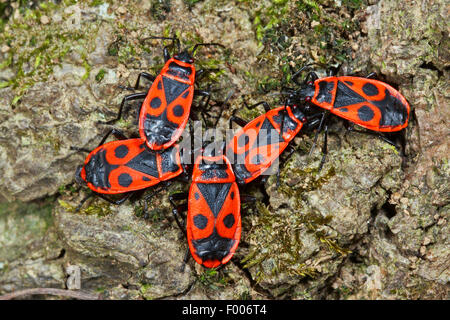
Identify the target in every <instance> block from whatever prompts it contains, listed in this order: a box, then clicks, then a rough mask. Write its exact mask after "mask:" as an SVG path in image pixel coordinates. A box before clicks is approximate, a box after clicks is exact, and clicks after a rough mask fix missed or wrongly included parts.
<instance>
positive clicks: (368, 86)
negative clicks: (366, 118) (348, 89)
mask: <svg viewBox="0 0 450 320" xmlns="http://www.w3.org/2000/svg"><path fill="white" fill-rule="evenodd" d="M362 91H363V92H364V93H365V94H367V95H368V96H376V95H377V94H378V93H379V91H378V88H377V87H376V86H375V85H374V84H372V83H370V82H367V83H365V84H364V85H363V87H362Z"/></svg>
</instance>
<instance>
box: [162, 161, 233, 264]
mask: <svg viewBox="0 0 450 320" xmlns="http://www.w3.org/2000/svg"><path fill="white" fill-rule="evenodd" d="M186 196H188V204H187V208H186V204H185V205H184V206H178V207H177V209H174V213H175V216H177V215H178V214H180V213H181V212H182V211H184V210H186V209H187V212H188V213H187V218H186V232H185V235H186V237H187V240H188V244H189V250H190V252H191V254H192V256H193V257H194V259H195V261H196V262H197V263H199V264H201V265H203V266H205V267H207V268H215V267H219V266H221V265H224V264H226V263H227V262H228V261H229V260H230V259H231V258H232V256H233V255H234V253H235V251H236V248H237V247H238V244H239V240H240V237H241V214H240V204H241V203H240V196H239V189H238V186H237V183H236V179H235V177H234V173H233V169H232V167H231V163H230V161H229V160H228V159H227V158H226V157H225V156H224V155H221V156H204V155H203V156H199V157H198V158H197V159H196V162H195V164H194V168H193V173H192V184H191V187H190V189H189V194H188V195H186V194H183V193H176V194H174V195H172V196H171V197H170V200H171V201H173V200H181V199H185V198H186ZM177 223H178V225H179V226H180V228H182V230H183V231H184V229H183V227H182V226H181V223H180V222H179V221H178V220H177ZM187 257H188V256H187Z"/></svg>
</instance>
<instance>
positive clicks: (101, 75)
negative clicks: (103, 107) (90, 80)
mask: <svg viewBox="0 0 450 320" xmlns="http://www.w3.org/2000/svg"><path fill="white" fill-rule="evenodd" d="M105 73H106V70H105V69H100V70H99V71H98V73H97V75H96V76H95V81H97V82H101V81H102V80H103V78H104V77H105Z"/></svg>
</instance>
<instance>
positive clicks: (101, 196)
mask: <svg viewBox="0 0 450 320" xmlns="http://www.w3.org/2000/svg"><path fill="white" fill-rule="evenodd" d="M95 194H96V195H97V196H99V197H100V198H102V199H103V200H106V201H108V202H109V203H112V204H115V205H121V204H122V203H124V202H125V201H127V200H128V199H129V198H130V197H131V196H132V195H133V194H134V191H131V192H127V193H125V195H124V196H123V197H122V198H120V199H119V200H112V199H109V198H108V197H107V196H105V195H104V194H102V193H97V192H95Z"/></svg>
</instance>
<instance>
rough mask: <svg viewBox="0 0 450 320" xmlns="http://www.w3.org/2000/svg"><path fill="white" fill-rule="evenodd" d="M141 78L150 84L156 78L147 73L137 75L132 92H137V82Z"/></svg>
mask: <svg viewBox="0 0 450 320" xmlns="http://www.w3.org/2000/svg"><path fill="white" fill-rule="evenodd" d="M141 78H144V79H147V80H148V81H150V82H153V81H155V79H156V76H154V75H152V74H150V73H148V72H141V73H139V75H138V78H137V80H136V84H135V85H134V90H137V88H139V81H140V80H141Z"/></svg>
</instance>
